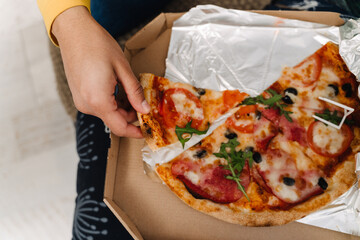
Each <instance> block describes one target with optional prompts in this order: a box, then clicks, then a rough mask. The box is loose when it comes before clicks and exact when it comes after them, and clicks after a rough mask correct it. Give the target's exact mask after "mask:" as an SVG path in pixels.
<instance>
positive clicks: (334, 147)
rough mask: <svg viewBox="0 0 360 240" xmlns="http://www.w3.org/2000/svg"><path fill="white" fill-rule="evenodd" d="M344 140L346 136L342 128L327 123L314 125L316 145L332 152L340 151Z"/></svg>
mask: <svg viewBox="0 0 360 240" xmlns="http://www.w3.org/2000/svg"><path fill="white" fill-rule="evenodd" d="M344 140H345V136H344V135H343V134H342V133H341V130H338V129H336V128H333V127H331V126H326V125H325V124H316V125H315V126H314V129H313V142H314V143H315V144H316V146H318V147H319V148H322V149H326V150H327V151H328V152H329V153H331V154H334V153H337V152H338V151H339V149H340V148H341V147H342V143H343V142H344Z"/></svg>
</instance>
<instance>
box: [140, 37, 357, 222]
mask: <svg viewBox="0 0 360 240" xmlns="http://www.w3.org/2000/svg"><path fill="white" fill-rule="evenodd" d="M140 81H141V84H142V86H143V88H144V93H145V98H146V100H147V101H148V102H149V103H150V105H151V111H150V113H149V114H145V115H144V114H140V113H138V118H139V122H140V126H141V129H142V131H143V135H144V136H145V139H146V141H147V143H148V145H149V147H150V148H151V149H152V150H154V151H157V150H158V149H159V148H162V147H166V146H168V145H170V144H173V143H176V142H179V141H180V142H181V143H182V145H183V146H184V145H185V144H186V142H187V141H188V140H189V139H190V138H191V137H192V136H193V135H194V134H198V135H201V134H205V133H206V132H207V130H208V129H209V126H211V125H212V124H213V122H214V121H215V120H216V119H217V118H218V117H220V116H221V115H224V114H225V113H227V112H229V111H232V112H231V113H232V114H231V115H230V117H228V118H227V119H226V121H224V123H223V124H221V125H220V126H219V127H217V128H216V129H215V130H214V131H213V132H212V133H211V134H210V135H208V136H207V137H205V138H203V139H202V140H201V141H200V142H198V143H197V144H195V145H194V146H191V147H189V148H188V149H187V150H185V151H183V152H182V153H181V154H180V155H179V156H177V157H175V158H174V159H173V160H171V161H169V162H167V163H164V164H161V165H160V164H158V165H156V166H155V171H156V173H157V174H158V176H159V177H160V178H161V179H162V180H163V182H164V183H165V184H166V185H167V186H168V187H169V189H170V190H171V191H172V192H173V193H175V194H176V195H177V196H178V197H179V198H180V199H181V200H182V201H184V202H185V203H186V204H188V205H189V206H191V207H192V208H194V209H196V210H198V211H200V212H203V213H206V214H208V215H211V216H213V217H216V218H218V219H221V220H224V221H227V222H231V223H236V224H241V225H245V226H272V225H282V224H286V223H288V222H291V221H294V220H297V219H300V218H302V217H304V216H306V215H308V214H309V213H311V212H314V211H316V210H319V209H321V208H324V207H325V206H327V205H328V204H329V203H331V202H332V201H333V200H335V199H336V198H338V197H339V196H340V195H342V194H343V193H345V192H346V191H347V190H348V189H349V188H350V187H352V186H353V185H354V184H355V183H356V182H357V177H356V173H355V157H356V154H357V153H358V152H359V151H360V128H359V127H360V114H359V104H360V102H359V99H358V97H357V89H358V83H357V81H356V78H355V76H354V75H353V74H352V73H351V72H350V71H349V70H348V68H347V66H346V64H345V63H344V62H343V60H342V58H341V57H340V55H339V50H338V46H337V45H336V44H334V43H331V42H329V43H327V44H326V45H324V46H323V47H322V48H320V49H318V50H317V51H316V52H315V53H313V54H312V55H310V56H308V57H307V58H305V59H304V60H303V61H302V62H300V63H299V64H297V65H296V66H292V67H284V68H283V70H282V74H281V76H280V78H279V79H278V80H277V81H276V82H274V83H273V84H272V85H271V86H270V87H268V88H267V89H266V90H265V91H264V92H263V93H261V94H260V95H258V96H255V97H253V96H250V95H248V94H247V93H244V92H240V91H237V90H231V91H230V90H228V91H214V90H210V89H201V88H195V87H193V86H191V85H189V84H184V83H175V82H172V81H170V80H168V79H165V78H163V77H159V76H155V75H153V74H142V75H141V77H140ZM319 97H322V98H326V99H329V100H330V101H324V100H323V99H321V98H319ZM334 102H335V103H339V104H343V105H346V106H348V107H350V108H353V109H354V110H355V111H354V113H352V114H351V115H350V116H348V117H346V120H345V121H343V115H344V109H343V108H341V105H339V104H333V103H334ZM314 116H318V117H319V118H321V119H323V120H326V122H324V121H319V120H317V119H315V118H314ZM327 123H329V124H327ZM334 125H335V126H341V127H334Z"/></svg>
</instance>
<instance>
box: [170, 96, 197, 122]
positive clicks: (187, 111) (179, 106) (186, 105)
mask: <svg viewBox="0 0 360 240" xmlns="http://www.w3.org/2000/svg"><path fill="white" fill-rule="evenodd" d="M171 99H172V100H173V102H174V105H175V108H176V111H177V112H179V113H183V114H184V115H186V116H192V117H193V118H195V119H203V118H204V112H203V109H202V108H199V107H197V106H196V104H195V103H194V102H193V101H191V100H189V99H188V98H187V97H186V95H185V94H183V93H174V94H172V95H171Z"/></svg>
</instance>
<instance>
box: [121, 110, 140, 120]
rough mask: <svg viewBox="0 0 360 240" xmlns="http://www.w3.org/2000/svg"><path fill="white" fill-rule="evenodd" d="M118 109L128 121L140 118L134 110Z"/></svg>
mask: <svg viewBox="0 0 360 240" xmlns="http://www.w3.org/2000/svg"><path fill="white" fill-rule="evenodd" d="M117 111H118V112H119V113H120V114H121V115H122V116H123V117H124V118H125V120H126V121H127V122H128V123H133V122H136V121H137V120H138V119H137V116H136V112H135V111H134V110H130V111H125V110H124V109H122V108H119V109H117Z"/></svg>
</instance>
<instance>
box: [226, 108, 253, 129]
mask: <svg viewBox="0 0 360 240" xmlns="http://www.w3.org/2000/svg"><path fill="white" fill-rule="evenodd" d="M255 110H256V106H255V105H245V106H242V107H240V109H239V110H238V111H236V113H235V114H234V115H232V116H231V117H229V118H228V119H227V120H226V124H227V125H228V126H230V127H231V128H233V129H235V130H237V131H239V132H242V133H253V132H254V121H253V119H254V116H253V115H254V114H255ZM251 114H252V115H251Z"/></svg>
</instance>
